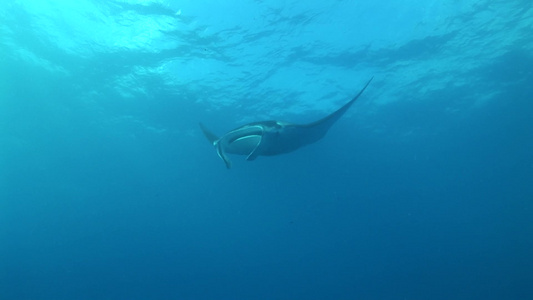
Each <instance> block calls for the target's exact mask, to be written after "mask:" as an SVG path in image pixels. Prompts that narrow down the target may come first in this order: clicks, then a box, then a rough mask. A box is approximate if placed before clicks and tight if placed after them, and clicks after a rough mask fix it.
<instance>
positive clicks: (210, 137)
mask: <svg viewBox="0 0 533 300" xmlns="http://www.w3.org/2000/svg"><path fill="white" fill-rule="evenodd" d="M199 124H200V128H202V132H203V133H204V135H205V137H206V138H207V139H208V140H209V142H210V143H211V144H213V145H215V142H216V141H218V136H216V135H215V134H214V133H212V132H211V131H209V129H207V127H205V126H204V124H202V123H199Z"/></svg>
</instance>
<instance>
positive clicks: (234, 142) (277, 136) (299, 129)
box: [200, 77, 373, 169]
mask: <svg viewBox="0 0 533 300" xmlns="http://www.w3.org/2000/svg"><path fill="white" fill-rule="evenodd" d="M372 79H373V77H372V78H370V80H369V81H368V82H367V83H366V84H365V86H364V87H363V88H362V89H361V90H360V91H359V93H358V94H357V95H355V97H353V99H352V100H350V102H348V103H346V104H344V106H342V107H341V108H339V109H337V110H336V111H335V112H333V113H331V114H330V115H328V116H326V117H324V118H322V119H320V120H318V121H315V122H312V123H309V124H292V123H287V122H283V121H263V122H254V123H249V124H246V125H243V126H241V127H238V128H235V129H233V130H231V131H229V132H227V133H226V134H224V135H223V136H221V137H218V136H217V135H215V134H213V133H212V132H211V131H209V130H208V129H207V128H206V127H205V126H204V125H203V124H202V123H200V128H201V129H202V131H203V133H204V135H205V137H206V138H207V139H208V140H209V142H210V143H211V144H212V145H213V146H215V148H216V150H217V154H218V156H219V157H220V158H221V159H222V160H223V161H224V163H225V164H226V167H227V168H228V169H229V168H231V161H230V160H229V158H228V156H227V153H231V154H238V155H246V160H249V161H251V160H254V159H256V158H257V157H258V156H261V155H262V156H272V155H278V154H283V153H289V152H292V151H294V150H296V149H298V148H300V147H303V146H305V145H309V144H312V143H314V142H316V141H318V140H320V139H321V138H323V137H324V136H325V135H326V133H327V132H328V130H329V129H330V128H331V126H332V125H333V124H335V122H337V120H338V119H339V118H340V117H342V115H343V114H344V113H345V112H346V111H347V110H348V109H349V108H350V106H352V104H353V103H354V102H355V101H356V100H357V98H359V96H361V94H362V93H363V92H364V91H365V89H366V87H367V86H368V85H369V84H370V82H371V81H372Z"/></svg>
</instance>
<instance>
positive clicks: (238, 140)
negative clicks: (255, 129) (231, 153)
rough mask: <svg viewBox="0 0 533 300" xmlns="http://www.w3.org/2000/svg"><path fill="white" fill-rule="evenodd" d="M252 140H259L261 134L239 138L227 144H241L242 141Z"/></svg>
mask: <svg viewBox="0 0 533 300" xmlns="http://www.w3.org/2000/svg"><path fill="white" fill-rule="evenodd" d="M253 138H261V134H250V135H247V136H241V137H240V138H236V139H233V140H230V141H229V142H230V143H231V144H233V143H238V142H242V141H245V140H249V139H253Z"/></svg>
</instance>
